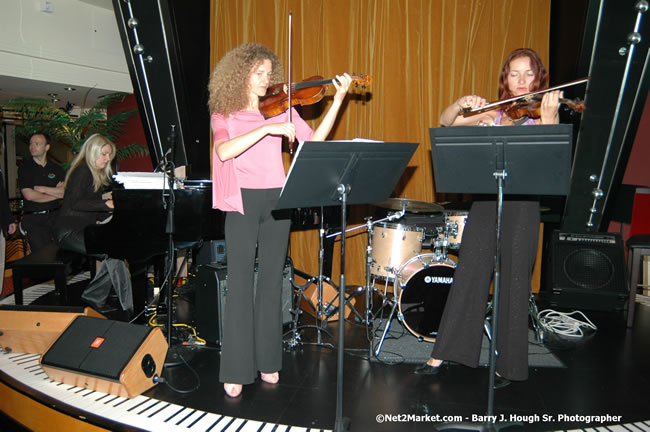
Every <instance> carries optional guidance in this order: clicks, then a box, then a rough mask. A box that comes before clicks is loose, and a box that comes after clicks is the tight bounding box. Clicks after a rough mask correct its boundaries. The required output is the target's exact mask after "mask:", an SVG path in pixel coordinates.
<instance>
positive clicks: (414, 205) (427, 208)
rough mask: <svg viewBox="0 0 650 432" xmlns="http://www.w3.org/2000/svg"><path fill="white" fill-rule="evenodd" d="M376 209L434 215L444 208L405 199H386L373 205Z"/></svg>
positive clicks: (434, 204)
mask: <svg viewBox="0 0 650 432" xmlns="http://www.w3.org/2000/svg"><path fill="white" fill-rule="evenodd" d="M374 205H376V206H377V207H382V208H387V209H391V210H402V208H404V210H406V211H407V212H412V213H435V212H441V211H444V210H445V209H444V207H443V206H441V205H439V204H436V203H430V202H426V201H415V200H411V199H407V198H388V199H387V200H386V201H382V202H380V203H377V204H374Z"/></svg>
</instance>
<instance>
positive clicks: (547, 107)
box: [541, 90, 564, 124]
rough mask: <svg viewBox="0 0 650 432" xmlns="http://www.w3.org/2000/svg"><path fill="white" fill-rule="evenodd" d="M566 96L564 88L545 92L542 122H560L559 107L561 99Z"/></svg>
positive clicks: (542, 105)
mask: <svg viewBox="0 0 650 432" xmlns="http://www.w3.org/2000/svg"><path fill="white" fill-rule="evenodd" d="M563 97H564V92H563V91H562V90H555V91H552V92H548V93H546V94H544V97H542V104H541V120H542V124H557V123H559V120H560V116H559V113H558V109H559V108H560V99H562V98H563Z"/></svg>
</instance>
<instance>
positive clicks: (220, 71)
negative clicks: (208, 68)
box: [208, 42, 284, 116]
mask: <svg viewBox="0 0 650 432" xmlns="http://www.w3.org/2000/svg"><path fill="white" fill-rule="evenodd" d="M264 60H271V67H272V72H271V80H270V83H269V85H274V84H278V83H281V82H282V81H283V76H284V73H283V72H282V64H281V63H280V59H278V56H277V55H275V53H273V51H271V50H270V49H268V48H267V47H265V46H264V45H262V44H259V43H256V42H248V43H244V44H241V45H239V46H238V47H236V48H234V49H232V50H230V51H228V52H227V53H226V54H225V55H224V56H223V57H222V58H221V60H219V63H217V65H216V66H215V67H214V70H213V71H212V76H211V77H210V82H209V83H208V91H209V92H210V98H209V99H208V107H209V108H210V112H213V113H218V114H222V115H224V116H227V115H229V114H231V113H233V112H236V111H240V110H242V109H244V108H246V106H247V105H248V83H249V78H250V75H251V73H252V71H253V69H254V68H256V67H257V66H259V65H260V64H262V62H264Z"/></svg>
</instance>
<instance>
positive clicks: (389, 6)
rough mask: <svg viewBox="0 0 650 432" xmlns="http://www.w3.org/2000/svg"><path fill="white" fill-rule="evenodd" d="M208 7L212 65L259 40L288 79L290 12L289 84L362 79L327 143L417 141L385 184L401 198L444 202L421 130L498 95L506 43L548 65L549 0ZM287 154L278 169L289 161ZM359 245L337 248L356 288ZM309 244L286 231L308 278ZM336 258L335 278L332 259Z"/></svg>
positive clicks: (314, 249) (332, 0)
mask: <svg viewBox="0 0 650 432" xmlns="http://www.w3.org/2000/svg"><path fill="white" fill-rule="evenodd" d="M211 2H212V3H211V14H212V26H211V34H210V39H211V53H210V55H211V65H212V66H214V65H215V64H216V63H217V62H218V60H219V59H220V58H221V56H222V55H223V54H224V53H226V52H227V51H228V50H230V49H232V48H233V47H235V46H237V45H239V44H241V43H244V42H259V43H262V44H264V45H266V46H268V47H269V48H270V49H272V50H273V51H274V52H276V53H277V54H278V56H279V57H280V59H281V61H282V62H283V64H284V66H285V76H286V68H287V64H288V60H287V53H288V46H287V45H288V44H287V39H288V14H289V12H291V14H292V29H291V32H292V48H291V49H292V59H291V69H292V71H291V72H292V81H294V82H296V81H301V80H302V79H304V78H307V77H310V76H313V75H320V76H323V77H325V78H333V77H334V76H335V75H337V74H341V73H343V72H349V73H355V74H357V75H360V74H368V75H370V76H371V77H372V84H371V85H370V86H369V87H368V88H367V89H365V90H364V89H360V88H358V89H352V90H351V92H350V97H349V98H348V100H347V102H346V103H345V104H344V107H343V109H342V110H341V112H340V115H339V118H338V120H337V123H336V125H335V127H334V129H333V131H332V133H331V135H330V137H329V139H352V138H357V137H359V138H369V139H374V140H382V141H396V142H414V143H418V144H419V145H418V149H417V151H416V153H415V155H414V156H413V158H412V160H411V161H410V162H409V166H408V168H407V169H406V170H405V172H404V174H403V175H402V177H401V179H400V181H399V182H398V184H397V185H396V187H395V191H394V196H399V197H401V196H406V197H408V198H409V199H415V200H420V201H428V202H433V201H436V199H437V200H441V199H443V198H445V197H444V196H441V195H440V194H438V195H437V194H436V191H435V186H434V173H433V172H432V162H431V150H430V142H429V128H430V127H437V126H439V117H440V114H441V113H442V111H443V110H444V108H445V107H447V106H448V105H450V104H451V103H453V102H454V101H455V100H456V99H458V98H459V97H460V96H463V95H467V94H476V95H481V96H483V97H485V98H486V99H488V100H489V101H493V100H496V99H497V96H498V72H499V71H500V69H501V66H502V64H503V61H504V59H505V57H506V56H507V55H508V53H509V52H510V51H512V50H513V49H515V48H520V47H530V48H533V49H534V50H536V51H537V52H538V54H539V55H540V56H541V58H542V60H543V61H544V62H545V64H546V66H547V67H548V45H549V44H548V40H549V19H550V0H521V1H512V0H474V1H472V0H275V1H271V0H211ZM334 90H335V89H334V87H333V86H328V93H327V95H326V97H325V98H324V99H323V100H322V101H321V102H319V103H318V104H316V105H312V106H309V107H306V108H304V109H303V111H302V114H303V117H304V118H305V119H306V120H307V121H308V122H310V123H311V125H312V127H316V125H317V124H318V122H319V118H320V117H321V116H322V115H323V113H325V112H326V110H327V108H328V107H329V105H330V104H331V96H332V95H333V93H334ZM206 127H207V125H206ZM285 157H286V162H287V164H288V163H289V160H290V159H289V158H290V156H289V155H285ZM458 175H463V173H460V172H459V173H458ZM355 207H356V206H355ZM370 212H372V209H371V206H359V207H356V208H352V209H350V217H351V220H350V222H351V223H355V222H359V223H362V222H363V217H364V216H371V215H372V213H370ZM366 241H367V236H366V235H365V234H364V235H355V236H354V237H353V238H352V239H351V241H350V242H349V243H346V257H347V259H346V281H347V283H348V284H358V285H363V283H364V271H365V264H364V263H365V245H366ZM318 244H319V242H318V230H301V231H296V232H293V233H292V238H291V255H292V258H293V260H294V264H296V267H298V268H300V269H301V270H304V271H306V272H308V273H310V274H317V273H318V261H317V259H318ZM336 256H337V254H336V253H335V257H336ZM334 264H335V265H334V269H335V273H336V269H338V264H337V261H336V259H335V263H334ZM334 276H335V278H336V277H337V276H336V274H335V275H334ZM335 280H336V279H335ZM336 282H338V280H336Z"/></svg>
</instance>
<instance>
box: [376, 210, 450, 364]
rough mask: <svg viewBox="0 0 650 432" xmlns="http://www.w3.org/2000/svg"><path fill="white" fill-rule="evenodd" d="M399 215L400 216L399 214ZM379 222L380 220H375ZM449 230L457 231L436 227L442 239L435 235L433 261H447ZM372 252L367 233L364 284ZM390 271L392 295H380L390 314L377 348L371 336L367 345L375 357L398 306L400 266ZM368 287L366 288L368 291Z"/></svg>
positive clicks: (399, 314) (379, 350) (448, 227)
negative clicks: (387, 305)
mask: <svg viewBox="0 0 650 432" xmlns="http://www.w3.org/2000/svg"><path fill="white" fill-rule="evenodd" d="M400 217H401V216H400ZM377 222H380V221H377ZM450 232H451V233H452V234H455V233H456V232H457V231H454V230H453V229H452V227H451V225H450V224H449V223H447V224H445V227H444V228H438V234H442V235H443V236H442V239H441V238H440V235H439V236H438V237H436V240H435V241H434V256H435V258H434V262H447V261H448V260H449V259H448V257H447V248H448V246H449V234H450ZM371 252H372V241H371V240H370V234H369V235H368V249H367V262H366V284H367V285H370V265H371V262H372V258H370V254H371ZM390 271H391V272H393V273H394V274H395V278H394V280H393V297H392V298H390V299H388V298H387V296H386V294H385V291H384V294H381V292H380V295H382V297H383V298H384V301H383V304H382V308H383V307H384V306H385V305H386V303H390V304H391V310H390V314H389V315H388V318H387V321H386V327H384V332H383V333H382V335H381V338H380V339H379V345H377V349H376V350H374V352H373V338H370V347H369V355H371V356H372V355H374V356H375V357H378V356H379V353H380V352H381V348H382V346H383V344H384V340H385V339H386V335H387V334H388V331H389V330H390V325H391V323H392V320H393V316H394V315H395V311H396V310H397V307H398V306H399V298H397V297H398V294H397V284H398V283H399V279H400V274H401V271H402V268H400V269H398V270H397V271H395V269H390ZM386 285H388V280H386ZM369 291H370V289H369V290H368V292H369ZM366 305H368V300H367V301H366ZM369 318H374V316H373V315H372V314H371V313H370V314H369ZM397 319H398V320H399V321H400V322H402V321H403V316H402V314H401V313H398V314H397ZM369 325H372V321H370V324H369Z"/></svg>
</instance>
